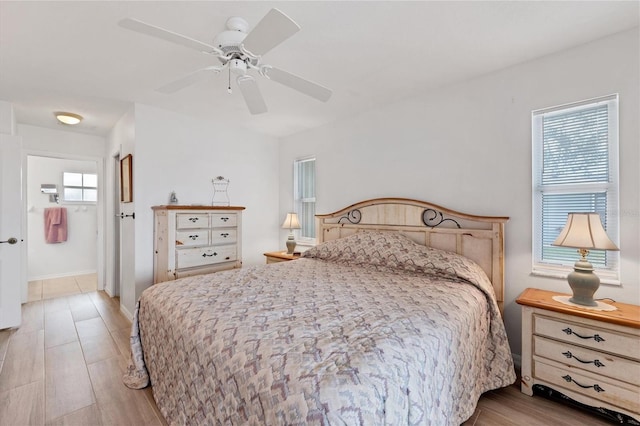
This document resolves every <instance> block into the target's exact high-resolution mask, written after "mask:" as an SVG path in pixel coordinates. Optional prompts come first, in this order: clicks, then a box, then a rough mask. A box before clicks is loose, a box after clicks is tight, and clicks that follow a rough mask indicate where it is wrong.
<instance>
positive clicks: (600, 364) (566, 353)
mask: <svg viewBox="0 0 640 426" xmlns="http://www.w3.org/2000/svg"><path fill="white" fill-rule="evenodd" d="M562 355H564V356H566V357H567V358H569V359H571V358H573V359H575V360H576V361H578V362H581V363H583V364H594V365H595V366H596V367H604V364H603V363H601V362H600V360H597V359H594V360H593V361H583V360H581V359H580V358H578V357H577V356H575V355H574V354H572V353H571V352H570V351H566V352H562Z"/></svg>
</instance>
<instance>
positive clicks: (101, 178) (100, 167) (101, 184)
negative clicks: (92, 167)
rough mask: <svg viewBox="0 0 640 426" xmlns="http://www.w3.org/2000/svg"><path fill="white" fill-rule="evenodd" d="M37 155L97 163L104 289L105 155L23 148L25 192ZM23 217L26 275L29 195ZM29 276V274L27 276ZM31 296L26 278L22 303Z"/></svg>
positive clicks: (101, 284)
mask: <svg viewBox="0 0 640 426" xmlns="http://www.w3.org/2000/svg"><path fill="white" fill-rule="evenodd" d="M29 156H36V157H48V158H57V159H62V160H80V161H95V163H96V172H97V174H98V201H97V203H96V216H97V217H96V223H97V228H98V229H97V238H96V244H97V247H96V255H97V259H96V273H97V277H98V286H97V289H98V290H103V289H104V288H105V282H106V281H105V279H106V277H105V244H106V241H105V194H106V186H107V182H106V181H105V173H104V157H94V156H89V155H74V154H67V153H58V152H52V151H40V150H30V149H26V150H24V149H23V150H22V171H23V175H22V191H23V194H26V193H27V176H28V172H29V171H28V169H27V167H28V161H27V160H28V157H29ZM22 202H23V206H22V207H23V218H22V224H23V225H22V226H23V229H22V231H23V235H24V236H25V238H24V239H25V241H24V244H23V247H22V249H23V250H24V251H23V255H24V259H25V262H24V268H25V276H27V274H26V268H27V265H28V262H29V259H28V257H27V253H28V247H27V245H28V242H27V240H28V238H27V236H28V235H29V234H28V232H29V230H28V228H27V219H28V218H27V214H28V206H27V197H26V196H25V197H23V199H22ZM27 278H28V276H27ZM28 298H29V283H28V280H26V282H25V285H24V287H23V288H22V303H26V302H27V300H28Z"/></svg>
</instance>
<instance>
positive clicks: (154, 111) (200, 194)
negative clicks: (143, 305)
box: [112, 104, 279, 312]
mask: <svg viewBox="0 0 640 426" xmlns="http://www.w3.org/2000/svg"><path fill="white" fill-rule="evenodd" d="M133 115H134V125H135V146H134V147H133V150H132V154H133V201H134V202H133V203H130V204H127V205H125V206H126V208H127V209H130V210H131V212H133V211H135V214H136V218H135V241H134V242H133V243H132V242H130V241H129V242H126V243H125V242H124V241H123V245H126V246H127V247H128V248H127V250H130V249H132V250H134V256H135V295H134V296H135V297H134V298H133V299H129V298H127V299H125V295H124V291H125V284H124V283H123V284H122V285H121V303H122V304H123V305H124V306H125V309H126V310H128V311H129V312H133V308H134V303H135V300H137V298H138V297H139V296H140V293H142V291H143V290H144V289H145V288H147V287H149V286H150V285H151V284H152V282H153V212H152V210H151V207H152V206H154V205H162V204H167V203H168V200H169V195H170V192H171V191H176V195H177V197H178V200H179V202H180V204H205V205H210V203H211V198H212V195H213V186H212V185H211V179H212V178H214V177H216V176H219V175H221V176H224V177H225V178H228V179H230V181H231V183H230V185H229V197H230V200H231V204H232V205H235V206H244V207H246V210H244V212H243V218H242V223H243V229H242V254H243V263H244V265H250V264H261V263H264V261H265V260H264V257H263V255H262V253H263V252H265V251H272V250H274V249H277V248H278V247H279V245H278V233H279V214H278V186H279V181H278V141H277V140H276V139H275V138H272V137H269V136H264V135H259V134H257V133H254V132H251V131H249V130H244V129H239V128H229V127H227V126H226V125H225V124H224V123H216V122H215V118H214V117H212V120H211V121H207V122H204V121H201V120H197V119H194V118H191V117H187V116H183V115H180V114H177V113H173V112H169V111H166V110H162V109H159V108H154V107H150V106H147V105H141V104H136V106H135V112H134V114H133ZM112 149H113V147H112ZM123 152H124V150H123ZM125 153H126V152H125ZM126 212H129V211H128V210H127V211H126ZM131 222H133V221H131ZM127 285H128V284H127ZM127 297H128V296H127Z"/></svg>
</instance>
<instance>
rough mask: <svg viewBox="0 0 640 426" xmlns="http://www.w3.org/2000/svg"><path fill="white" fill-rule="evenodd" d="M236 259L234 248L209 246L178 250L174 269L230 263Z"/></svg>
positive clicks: (231, 246)
mask: <svg viewBox="0 0 640 426" xmlns="http://www.w3.org/2000/svg"><path fill="white" fill-rule="evenodd" d="M236 258H237V252H236V246H235V244H233V245H228V246H210V247H194V248H180V249H177V250H176V268H177V269H181V268H191V267H194V266H203V265H211V264H214V263H222V262H230V261H234V260H236Z"/></svg>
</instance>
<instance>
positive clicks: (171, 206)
mask: <svg viewBox="0 0 640 426" xmlns="http://www.w3.org/2000/svg"><path fill="white" fill-rule="evenodd" d="M151 208H152V209H153V210H244V209H245V207H240V206H204V205H203V206H196V205H186V206H185V205H180V204H167V205H164V206H151Z"/></svg>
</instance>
